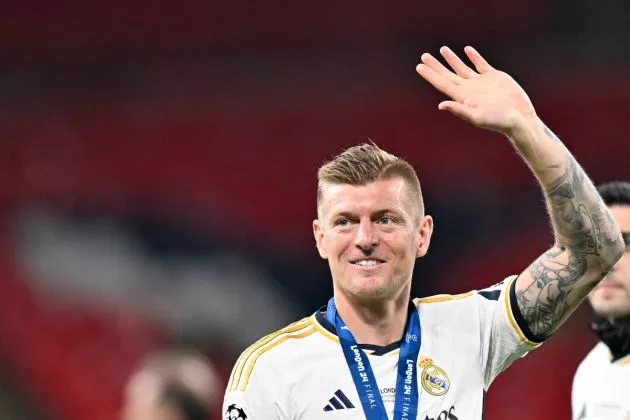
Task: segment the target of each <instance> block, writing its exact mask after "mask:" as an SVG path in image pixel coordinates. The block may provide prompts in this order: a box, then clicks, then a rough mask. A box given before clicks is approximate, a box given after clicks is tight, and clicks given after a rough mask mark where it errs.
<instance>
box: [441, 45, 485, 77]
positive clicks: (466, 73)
mask: <svg viewBox="0 0 630 420" xmlns="http://www.w3.org/2000/svg"><path fill="white" fill-rule="evenodd" d="M440 54H442V57H444V59H445V60H446V62H447V63H448V65H449V66H451V68H452V69H453V70H455V73H457V75H458V76H461V77H463V78H465V79H470V78H471V77H473V76H475V75H476V74H477V73H476V72H475V71H474V70H473V69H471V68H470V67H468V66H467V65H466V63H464V62H463V61H462V60H461V59H460V58H459V57H458V56H457V55H456V54H455V53H454V52H453V51H452V50H451V49H450V48H448V47H442V48H440Z"/></svg>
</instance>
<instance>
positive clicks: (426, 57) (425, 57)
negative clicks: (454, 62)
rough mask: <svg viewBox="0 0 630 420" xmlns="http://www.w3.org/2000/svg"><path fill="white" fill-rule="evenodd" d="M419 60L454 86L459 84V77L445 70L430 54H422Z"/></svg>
mask: <svg viewBox="0 0 630 420" xmlns="http://www.w3.org/2000/svg"><path fill="white" fill-rule="evenodd" d="M420 59H421V60H422V63H424V64H426V65H427V66H429V67H430V68H431V69H433V71H435V72H436V73H437V74H439V75H440V76H443V77H445V78H447V79H448V80H450V81H451V82H453V83H455V84H456V85H458V84H460V83H461V77H459V76H458V75H456V74H455V73H453V72H452V71H450V70H449V69H447V68H446V66H444V64H442V63H440V61H439V60H438V59H436V58H435V57H433V56H432V55H431V54H429V53H424V54H422V56H421V57H420Z"/></svg>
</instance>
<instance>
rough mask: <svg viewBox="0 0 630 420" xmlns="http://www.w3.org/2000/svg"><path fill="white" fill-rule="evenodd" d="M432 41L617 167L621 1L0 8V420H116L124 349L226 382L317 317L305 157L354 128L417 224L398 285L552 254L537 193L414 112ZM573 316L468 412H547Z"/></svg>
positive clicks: (453, 127)
mask: <svg viewBox="0 0 630 420" xmlns="http://www.w3.org/2000/svg"><path fill="white" fill-rule="evenodd" d="M443 44H447V45H450V46H452V47H453V48H454V49H456V50H458V51H461V49H462V48H463V46H464V45H467V44H471V45H474V46H476V47H477V48H478V49H479V50H480V51H481V52H482V54H484V55H485V56H486V57H487V58H488V60H489V61H490V62H491V63H492V64H494V65H495V66H496V67H499V68H501V69H503V70H505V71H507V72H508V73H510V74H512V75H513V76H514V77H515V78H516V79H517V80H518V81H519V82H520V83H521V84H522V85H523V86H524V88H525V89H526V90H527V91H528V93H529V94H530V96H531V97H532V98H533V101H534V104H535V105H536V107H537V109H538V111H539V114H540V115H541V116H542V118H543V119H544V120H545V121H546V122H547V123H548V125H550V126H551V127H552V128H553V129H554V130H555V131H556V132H557V133H558V134H559V136H560V137H561V138H562V139H564V140H565V142H566V143H567V145H568V146H569V148H570V149H571V150H572V151H573V152H574V154H575V155H576V156H577V158H578V160H579V161H580V162H581V163H582V164H583V166H584V167H585V169H586V171H587V172H588V173H589V174H590V175H591V177H592V178H593V179H594V180H595V182H603V181H608V180H612V179H628V178H629V177H630V171H629V167H630V142H629V141H628V133H629V132H630V119H629V118H628V116H627V112H628V102H629V100H630V82H629V80H630V79H628V77H627V76H628V66H629V64H630V56H629V55H628V54H626V53H625V52H627V51H629V47H630V45H629V44H630V3H628V2H626V1H622V0H603V1H600V2H594V1H587V0H575V1H572V2H566V1H559V0H554V1H541V0H513V1H511V2H505V1H499V0H484V1H480V2H469V1H463V0H451V1H450V2H430V3H428V2H422V1H413V2H411V1H408V0H404V1H396V2H378V1H372V0H367V1H366V0H364V1H356V0H348V1H345V2H336V1H330V0H323V1H320V2H318V3H304V2H272V3H270V2H249V1H244V0H233V1H230V2H207V1H200V0H182V1H180V2H162V1H148V0H140V1H135V2H128V1H123V0H108V1H103V0H93V1H90V2H78V1H71V0H67V1H56V2H45V1H35V0H26V1H22V2H9V1H3V2H2V8H1V13H0V144H1V145H2V152H1V153H0V162H1V165H2V166H1V168H2V169H1V170H0V215H1V221H2V223H1V224H0V239H1V241H0V418H2V419H33V420H47V419H68V420H85V419H90V420H92V419H93V420H101V419H102V420H106V419H114V418H116V415H117V412H118V410H119V409H120V404H121V398H122V391H123V387H124V383H125V381H126V380H127V378H128V377H129V375H130V373H131V371H132V370H133V368H134V366H135V364H136V363H137V362H138V360H139V359H140V358H141V357H142V356H143V355H144V354H146V353H147V352H149V351H152V350H155V349H160V348H163V347H169V346H173V345H187V346H195V347H199V348H201V349H202V350H203V351H204V353H205V354H206V355H207V356H208V357H209V358H210V360H212V361H213V363H214V364H215V365H216V366H217V367H218V369H219V370H220V371H221V373H222V374H223V376H224V377H225V376H227V375H228V373H229V369H230V368H231V365H232V363H233V362H234V360H235V357H236V356H237V355H238V353H239V352H240V351H241V350H242V349H243V348H244V347H245V346H247V344H248V343H250V342H252V341H253V340H255V339H256V338H257V337H259V336H262V335H264V334H265V333H267V332H269V331H272V330H275V329H278V328H280V327H281V326H283V325H284V324H286V323H288V322H289V321H291V320H293V319H297V318H298V317H302V316H305V315H308V314H310V313H312V312H313V311H314V310H315V309H316V308H318V307H319V306H320V305H323V304H324V303H325V302H326V299H327V298H328V296H329V295H330V294H331V286H330V279H329V274H328V271H327V266H326V265H325V263H324V262H323V261H321V260H319V258H318V256H317V254H316V252H315V248H314V246H313V240H312V235H311V228H310V223H311V220H312V218H313V216H314V214H315V170H316V168H317V166H318V165H319V164H320V163H322V162H323V161H324V160H326V159H327V158H329V157H331V156H332V155H334V154H336V153H337V152H339V151H340V150H341V149H342V148H344V147H348V146H350V145H354V144H357V143H360V142H364V141H366V140H367V139H368V138H369V139H372V140H374V141H375V142H376V143H377V144H379V145H380V146H382V147H384V148H386V149H388V150H390V151H392V152H394V153H396V154H399V155H401V156H403V157H406V158H408V160H409V161H410V162H411V163H412V164H414V166H415V167H416V168H417V169H418V171H419V175H420V179H421V182H422V183H423V188H424V193H425V201H426V203H427V209H428V212H429V213H430V214H432V215H433V216H434V217H435V220H436V232H435V235H434V242H433V244H432V248H431V250H430V252H429V255H428V256H427V257H426V258H424V259H422V260H421V261H419V263H418V264H417V269H416V276H415V282H414V294H415V295H420V296H423V295H430V294H434V293H459V292H463V291H467V290H470V289H472V288H482V287H484V286H486V285H489V284H493V283H495V282H497V281H498V280H500V279H501V278H503V277H504V276H506V275H508V274H512V273H516V272H518V271H520V270H522V269H523V268H524V267H525V265H526V264H527V263H528V262H529V261H531V260H532V259H533V258H535V256H537V255H538V253H540V252H541V251H542V250H544V249H545V247H546V246H548V245H549V244H550V242H551V235H550V233H549V229H548V222H547V220H546V215H545V211H544V206H543V203H542V200H541V195H540V193H539V191H538V187H537V186H536V183H535V182H534V180H533V178H532V176H531V175H530V173H529V172H528V170H527V168H526V167H525V166H524V165H523V164H522V163H521V162H520V160H519V158H518V157H517V156H516V155H515V153H514V152H513V151H512V150H511V147H510V146H509V144H508V143H507V142H506V141H504V140H503V139H502V138H500V137H499V136H497V135H493V134H491V133H486V132H481V131H480V130H477V129H474V128H472V127H469V126H468V125H467V124H465V123H464V122H462V121H459V120H456V119H455V118H454V117H452V116H451V115H446V114H442V113H439V112H438V111H437V109H436V106H437V103H438V101H439V100H440V97H439V95H437V94H436V93H435V92H433V90H432V89H431V88H430V87H429V86H428V85H427V84H426V83H425V82H423V81H422V80H421V79H420V78H419V77H418V76H417V75H416V74H415V71H414V67H415V64H416V63H417V62H418V60H419V57H420V54H421V53H422V52H424V51H430V52H434V53H435V52H437V49H438V47H439V46H440V45H443ZM590 317H591V313H590V311H589V309H588V308H587V307H583V308H581V309H580V311H579V312H578V314H577V315H576V316H575V317H574V318H573V319H571V321H570V322H569V323H568V325H567V326H566V327H565V328H563V329H562V331H561V332H560V333H558V334H557V335H556V336H554V337H553V338H552V339H551V340H549V342H548V343H547V344H546V345H544V346H543V347H542V348H541V349H540V350H538V351H536V352H534V353H533V354H531V355H529V356H528V357H527V359H528V360H527V362H526V363H524V362H522V361H519V362H517V363H516V364H515V366H513V367H512V368H511V369H510V370H509V371H508V372H506V373H505V374H503V375H502V376H501V377H500V378H499V379H498V380H497V381H496V382H495V384H494V385H493V386H492V388H491V389H490V392H489V394H488V397H487V399H486V412H487V414H486V418H487V419H504V418H510V419H511V420H519V419H527V420H530V419H562V418H569V394H570V382H571V378H572V374H573V371H574V369H575V367H576V366H577V363H578V361H579V360H580V359H581V358H582V357H583V355H584V354H585V353H586V351H587V350H588V349H589V348H590V347H591V346H592V345H593V343H594V342H595V340H594V337H593V336H592V335H591V334H590V333H589V332H588V331H587V328H586V326H587V324H588V321H589V319H590ZM220 417H221V416H220V413H218V410H217V413H216V418H217V419H218V418H220Z"/></svg>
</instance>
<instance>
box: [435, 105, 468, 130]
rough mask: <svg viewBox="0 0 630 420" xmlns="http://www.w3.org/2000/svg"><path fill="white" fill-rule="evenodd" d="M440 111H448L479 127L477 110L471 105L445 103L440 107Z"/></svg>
mask: <svg viewBox="0 0 630 420" xmlns="http://www.w3.org/2000/svg"><path fill="white" fill-rule="evenodd" d="M438 109H439V110H440V111H448V112H450V113H451V114H453V115H455V116H457V117H459V118H461V119H462V120H464V121H467V122H469V123H471V124H473V125H477V118H476V113H477V110H476V109H475V108H473V107H471V106H469V105H465V104H462V103H459V102H453V101H443V102H440V104H439V105H438Z"/></svg>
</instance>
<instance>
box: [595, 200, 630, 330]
mask: <svg viewBox="0 0 630 420" xmlns="http://www.w3.org/2000/svg"><path fill="white" fill-rule="evenodd" d="M610 212H611V213H612V215H613V218H614V219H615V221H616V222H617V224H618V225H619V227H620V228H621V232H622V233H623V234H624V238H625V240H626V250H625V252H624V254H623V256H622V257H621V259H620V260H619V261H618V262H617V264H616V265H615V266H614V267H613V268H612V270H610V272H609V273H608V275H607V276H606V277H605V278H604V280H602V281H601V283H599V284H598V285H597V286H596V287H595V289H593V291H592V292H591V294H590V295H589V301H590V302H591V306H592V307H593V310H594V311H595V313H596V314H597V315H599V316H601V317H604V318H621V317H624V316H629V315H630V242H628V239H629V238H630V206H626V205H616V206H611V207H610Z"/></svg>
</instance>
